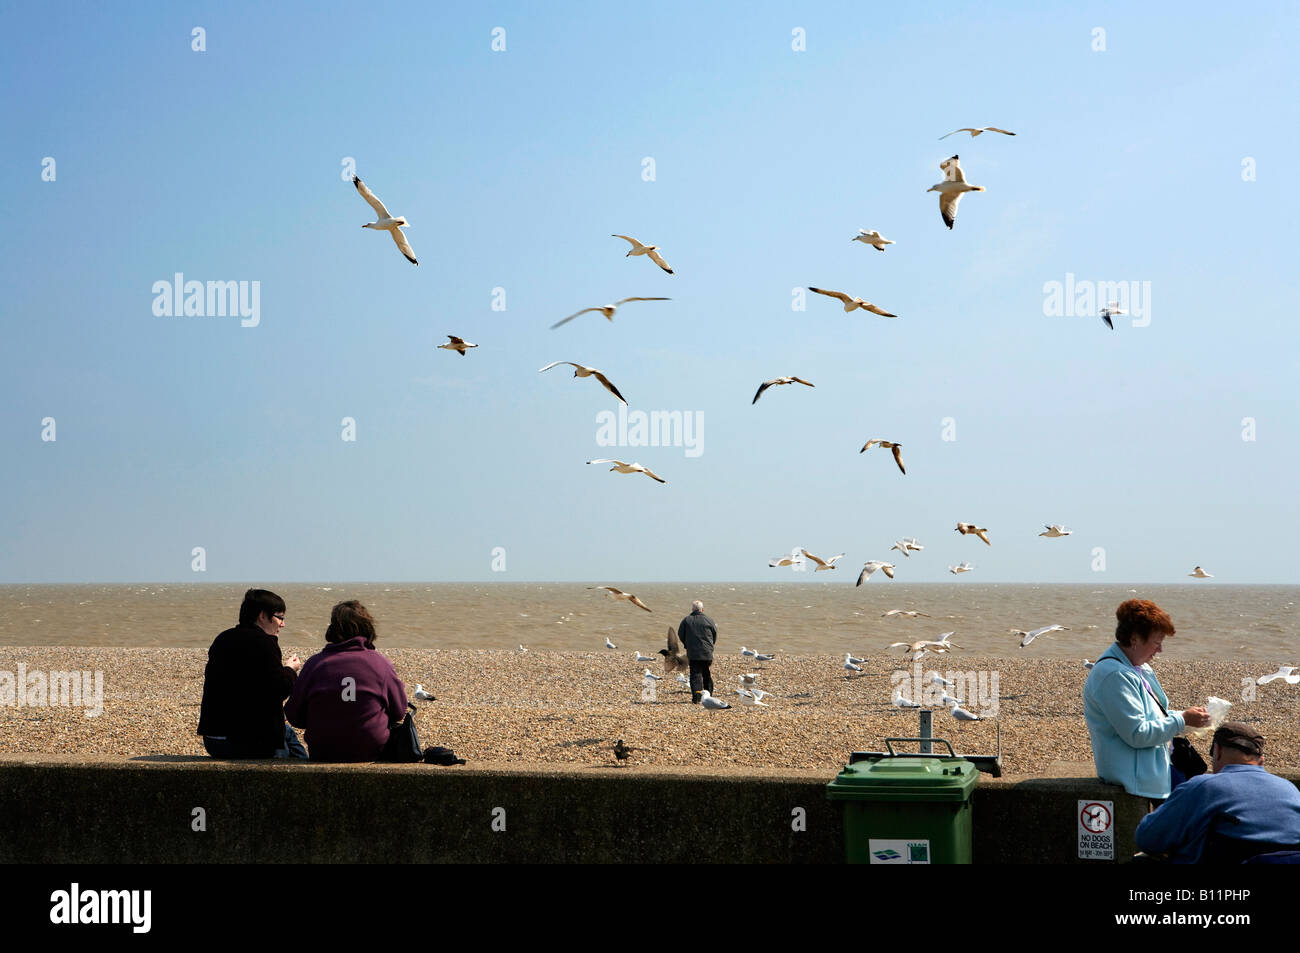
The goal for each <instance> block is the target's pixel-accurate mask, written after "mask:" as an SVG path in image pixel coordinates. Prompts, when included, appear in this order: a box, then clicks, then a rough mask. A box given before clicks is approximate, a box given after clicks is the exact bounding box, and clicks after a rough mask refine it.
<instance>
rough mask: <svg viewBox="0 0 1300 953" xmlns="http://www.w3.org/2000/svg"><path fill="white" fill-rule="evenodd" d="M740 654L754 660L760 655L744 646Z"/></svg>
mask: <svg viewBox="0 0 1300 953" xmlns="http://www.w3.org/2000/svg"><path fill="white" fill-rule="evenodd" d="M740 654H741V655H745V656H748V657H749V658H754V657H755V656H756V655H758V653H757V652H755V651H754V650H753V649H747V648H745V647H744V646H743V645H742V646H741V647H740Z"/></svg>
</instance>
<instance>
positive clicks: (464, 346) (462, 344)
mask: <svg viewBox="0 0 1300 953" xmlns="http://www.w3.org/2000/svg"><path fill="white" fill-rule="evenodd" d="M447 337H448V339H449V343H447V344H439V345H438V350H440V351H456V352H457V353H458V354H460V356H461V357H464V356H465V352H466V351H467V350H469V349H470V348H472V347H478V345H477V344H470V343H469V342H468V341H466V340H465V339H464V338H458V337H456V335H454V334H448V335H447Z"/></svg>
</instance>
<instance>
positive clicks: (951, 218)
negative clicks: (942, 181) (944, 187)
mask: <svg viewBox="0 0 1300 953" xmlns="http://www.w3.org/2000/svg"><path fill="white" fill-rule="evenodd" d="M962 194H963V193H961V192H952V193H943V192H940V193H939V214H940V215H942V216H943V223H944V224H945V225H947V226H948V227H949V228H952V226H953V223H954V222H955V221H957V203H958V202H960V201H961V197H962Z"/></svg>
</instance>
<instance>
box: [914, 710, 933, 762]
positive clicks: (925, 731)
mask: <svg viewBox="0 0 1300 953" xmlns="http://www.w3.org/2000/svg"><path fill="white" fill-rule="evenodd" d="M932 718H933V712H931V711H929V710H928V709H927V710H925V711H923V712H921V730H920V731H918V732H917V736H918V737H920V738H924V739H926V740H924V741H922V742H921V754H930V741H929V739H930V738H933V737H934V734H933V732H932V726H931V721H932Z"/></svg>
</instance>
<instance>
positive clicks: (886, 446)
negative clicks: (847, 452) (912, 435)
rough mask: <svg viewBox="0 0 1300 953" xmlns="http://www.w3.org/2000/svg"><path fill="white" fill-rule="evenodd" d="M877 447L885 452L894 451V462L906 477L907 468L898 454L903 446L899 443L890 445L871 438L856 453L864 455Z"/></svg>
mask: <svg viewBox="0 0 1300 953" xmlns="http://www.w3.org/2000/svg"><path fill="white" fill-rule="evenodd" d="M877 445H879V446H881V447H883V448H884V449H886V450H892V451H894V462H895V463H897V464H898V469H899V470H901V471H903V473H904V475H906V473H907V468H906V467H905V466H903V455H902V454H901V453H900V452H899V451H900V450H902V449H903V445H902V444H901V443H892V442H890V441H888V440H878V439H875V438H873V439H871V440H868V441H867V442H866V443H865V444H863V445H862V449H861V450H859V451H858V453H866V452H867V451H868V450H870V449H871V448H872V447H874V446H877Z"/></svg>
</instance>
